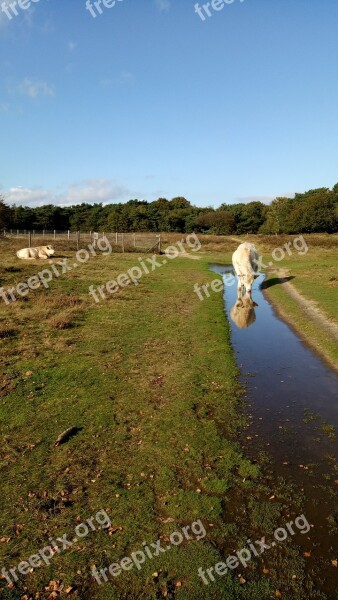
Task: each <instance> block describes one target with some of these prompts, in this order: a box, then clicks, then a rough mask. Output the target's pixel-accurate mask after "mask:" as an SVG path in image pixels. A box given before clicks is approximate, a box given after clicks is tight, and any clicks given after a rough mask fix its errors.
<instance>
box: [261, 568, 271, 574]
mask: <svg viewBox="0 0 338 600" xmlns="http://www.w3.org/2000/svg"><path fill="white" fill-rule="evenodd" d="M263 573H264V575H267V574H268V573H270V571H269V569H267V568H266V567H264V569H263Z"/></svg>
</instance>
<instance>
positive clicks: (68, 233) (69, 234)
mask: <svg viewBox="0 0 338 600" xmlns="http://www.w3.org/2000/svg"><path fill="white" fill-rule="evenodd" d="M69 240H70V231H69V229H68V242H69Z"/></svg>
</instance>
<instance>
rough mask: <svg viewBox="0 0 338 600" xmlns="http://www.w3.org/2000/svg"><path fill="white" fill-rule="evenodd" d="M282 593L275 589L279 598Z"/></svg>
mask: <svg viewBox="0 0 338 600" xmlns="http://www.w3.org/2000/svg"><path fill="white" fill-rule="evenodd" d="M281 597H282V593H281V592H280V591H279V590H276V598H281Z"/></svg>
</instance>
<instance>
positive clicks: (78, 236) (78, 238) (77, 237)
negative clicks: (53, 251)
mask: <svg viewBox="0 0 338 600" xmlns="http://www.w3.org/2000/svg"><path fill="white" fill-rule="evenodd" d="M76 247H77V249H79V247H80V232H79V231H77V232H76Z"/></svg>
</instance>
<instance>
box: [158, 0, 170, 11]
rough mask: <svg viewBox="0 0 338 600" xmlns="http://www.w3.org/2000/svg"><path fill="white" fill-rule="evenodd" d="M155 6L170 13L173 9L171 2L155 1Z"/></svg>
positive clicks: (168, 0)
mask: <svg viewBox="0 0 338 600" xmlns="http://www.w3.org/2000/svg"><path fill="white" fill-rule="evenodd" d="M155 4H156V6H157V8H158V9H159V10H161V11H163V10H166V11H168V10H169V9H170V8H171V1H170V0H155Z"/></svg>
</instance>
